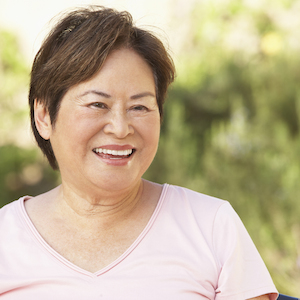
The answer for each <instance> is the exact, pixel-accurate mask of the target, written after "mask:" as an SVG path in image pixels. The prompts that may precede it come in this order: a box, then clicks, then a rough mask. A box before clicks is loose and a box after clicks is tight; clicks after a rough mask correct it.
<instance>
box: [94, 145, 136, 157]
mask: <svg viewBox="0 0 300 300" xmlns="http://www.w3.org/2000/svg"><path fill="white" fill-rule="evenodd" d="M93 151H94V152H95V153H96V154H98V155H101V156H102V155H104V156H105V158H110V159H122V158H126V157H129V156H130V155H131V154H132V153H133V152H134V149H127V150H110V149H103V148H95V149H94V150H93Z"/></svg>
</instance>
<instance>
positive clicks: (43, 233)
mask: <svg viewBox="0 0 300 300" xmlns="http://www.w3.org/2000/svg"><path fill="white" fill-rule="evenodd" d="M173 79H174V66H173V62H172V59H171V58H170V57H169V55H168V53H167V51H166V50H165V48H164V46H163V44H162V43H161V42H160V41H159V40H158V39H157V38H156V37H154V36H153V35H152V34H151V33H149V32H147V31H144V30H142V29H139V28H136V27H135V26H133V24H132V19H131V16H130V15H129V14H128V13H126V12H121V13H119V12H117V11H114V10H112V9H106V8H103V7H98V6H93V7H90V8H87V9H79V10H75V11H73V12H71V13H69V14H67V15H65V16H64V17H63V18H62V19H61V20H60V21H59V22H58V24H57V25H56V26H55V27H54V28H53V30H52V31H51V32H50V34H49V36H48V37H47V39H46V40H45V42H44V43H43V45H42V47H41V49H40V50H39V52H38V54H37V56H36V58H35V61H34V63H33V68H32V73H31V86H30V93H29V103H30V108H31V121H32V129H33V132H34V135H35V138H36V140H37V143H38V145H39V147H40V148H41V149H42V151H43V152H44V154H45V155H46V156H47V158H48V160H49V163H50V165H51V166H52V167H53V168H54V169H59V172H60V174H61V179H62V184H61V185H60V186H58V187H57V188H55V189H53V190H51V191H49V192H47V193H45V194H42V195H38V196H36V197H23V198H21V199H19V200H18V201H15V202H13V203H11V204H9V205H7V206H5V207H4V208H2V209H1V211H0V240H1V244H0V257H1V259H0V296H1V297H2V298H3V300H4V299H5V300H6V299H31V300H32V299H43V300H45V299H46V300H47V299H64V300H65V299H72V300H74V299H75V300H76V299H122V300H124V299H130V300H132V299H139V300H140V299H143V300H147V299H149V300H150V299H151V300H153V299H155V300H159V299H164V300H166V299H172V300H176V299H184V300H192V299H199V300H200V299H232V300H234V299H272V300H274V299H276V296H277V291H276V289H275V287H274V285H273V283H272V280H271V278H270V276H269V274H268V272H267V270H266V268H265V266H264V264H263V262H262V260H261V258H260V256H259V254H258V252H257V250H256V249H255V247H254V245H253V243H252V241H251V239H250V237H249V236H248V234H247V232H246V230H245V228H244V227H243V225H242V223H241V221H240V219H239V218H238V217H237V215H236V214H235V212H234V211H233V209H232V208H231V206H230V205H229V204H228V203H227V202H225V201H222V200H218V199H215V198H212V197H209V196H205V195H202V194H198V193H196V192H193V191H190V190H187V189H184V188H180V187H175V186H170V185H167V184H166V185H163V186H162V185H159V184H156V183H153V182H149V181H145V180H143V179H142V175H143V174H144V172H145V171H146V170H147V168H148V167H149V165H150V164H151V162H152V160H153V158H154V156H155V153H156V150H157V146H158V140H159V132H160V121H161V118H162V114H163V103H164V100H165V96H166V92H167V88H168V86H169V84H170V83H171V82H172V81H173Z"/></svg>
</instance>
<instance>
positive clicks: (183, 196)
mask: <svg viewBox="0 0 300 300" xmlns="http://www.w3.org/2000/svg"><path fill="white" fill-rule="evenodd" d="M164 188H165V190H166V193H165V194H166V196H167V197H168V198H169V200H170V201H178V202H180V204H181V205H184V204H186V205H190V206H192V207H195V208H196V207H199V208H202V209H205V208H207V209H210V210H218V208H220V207H221V206H230V204H229V202H228V201H227V200H223V199H220V198H216V197H214V196H210V195H206V194H203V193H201V192H197V191H194V190H191V189H189V188H185V187H181V186H177V185H171V184H165V186H164Z"/></svg>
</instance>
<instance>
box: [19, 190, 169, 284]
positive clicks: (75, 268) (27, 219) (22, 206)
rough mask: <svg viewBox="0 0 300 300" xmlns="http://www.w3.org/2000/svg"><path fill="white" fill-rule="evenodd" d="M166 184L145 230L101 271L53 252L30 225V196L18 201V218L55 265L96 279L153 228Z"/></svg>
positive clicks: (123, 256)
mask: <svg viewBox="0 0 300 300" xmlns="http://www.w3.org/2000/svg"><path fill="white" fill-rule="evenodd" d="M168 186H169V185H168V184H164V185H163V189H162V192H161V195H160V197H159V200H158V203H157V205H156V208H155V210H154V212H153V214H152V216H151V218H150V220H149V221H148V223H147V225H146V226H145V228H144V229H143V230H142V232H141V233H140V234H139V236H138V237H137V238H136V240H135V241H134V242H133V243H132V244H131V246H130V247H129V248H128V249H127V250H126V251H125V252H124V253H123V254H122V255H121V256H119V257H118V258H117V259H116V260H114V261H113V262H111V263H110V264H109V265H107V266H106V267H104V268H102V269H101V270H99V271H97V272H95V273H92V272H89V271H87V270H84V269H82V268H80V267H78V266H77V265H75V264H73V263H72V262H70V261H69V260H67V259H66V258H65V257H63V256H62V255H60V254H59V253H58V252H57V251H55V250H54V249H53V248H52V247H51V246H50V245H49V244H48V243H47V242H46V241H45V240H44V238H43V237H42V236H41V235H40V233H39V232H38V230H37V229H36V227H35V226H34V224H33V223H32V221H31V219H30V217H29V216H28V214H27V211H26V209H25V204H24V202H25V201H26V200H29V199H30V198H31V197H30V196H25V197H22V198H20V199H19V201H18V213H19V216H20V219H21V220H22V221H23V222H24V224H25V226H26V229H27V230H28V231H29V234H30V235H31V236H32V237H33V239H34V240H35V241H36V242H37V243H38V244H39V246H40V247H42V248H43V251H44V252H46V253H47V254H48V256H49V255H50V256H51V257H52V258H54V259H55V260H56V262H57V263H59V264H60V265H63V266H64V267H65V268H68V269H69V270H72V271H73V272H76V273H77V274H81V275H84V276H89V277H91V278H96V277H98V276H101V275H102V274H104V273H106V272H108V271H109V270H111V269H113V268H115V267H116V266H117V265H119V264H120V263H121V262H122V261H123V260H124V259H125V258H126V257H127V256H128V255H130V254H131V253H132V252H133V251H134V249H136V247H137V246H138V245H139V243H140V242H141V241H142V240H143V239H144V237H145V236H146V235H147V233H148V232H149V230H150V229H151V227H152V226H153V224H154V222H155V220H156V218H157V216H158V214H159V212H160V210H161V207H162V204H163V202H164V199H165V198H166V193H167V190H168Z"/></svg>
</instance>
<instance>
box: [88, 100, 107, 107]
mask: <svg viewBox="0 0 300 300" xmlns="http://www.w3.org/2000/svg"><path fill="white" fill-rule="evenodd" d="M90 105H91V106H93V107H96V108H102V109H105V108H107V105H106V104H105V103H102V102H95V103H92V104H90Z"/></svg>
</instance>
